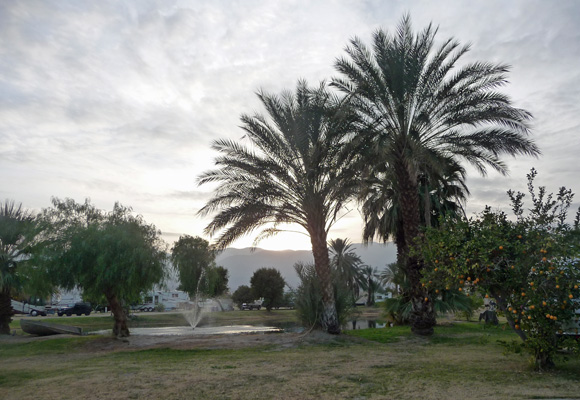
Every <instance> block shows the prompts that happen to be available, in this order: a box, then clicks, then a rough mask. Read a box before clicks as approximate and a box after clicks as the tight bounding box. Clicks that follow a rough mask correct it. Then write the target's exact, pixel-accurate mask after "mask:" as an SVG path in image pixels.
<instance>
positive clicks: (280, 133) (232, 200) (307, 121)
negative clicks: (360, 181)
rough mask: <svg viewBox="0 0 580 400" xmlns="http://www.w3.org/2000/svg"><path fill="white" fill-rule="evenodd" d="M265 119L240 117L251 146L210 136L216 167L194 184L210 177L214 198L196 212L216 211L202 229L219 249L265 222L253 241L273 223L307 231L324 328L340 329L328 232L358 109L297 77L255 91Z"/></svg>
mask: <svg viewBox="0 0 580 400" xmlns="http://www.w3.org/2000/svg"><path fill="white" fill-rule="evenodd" d="M258 97H259V98H260V100H261V101H262V103H263V105H264V107H265V108H266V111H267V112H268V116H269V119H267V118H265V117H263V116H262V115H253V116H247V115H243V116H242V118H241V119H242V123H243V125H242V128H243V129H244V131H245V133H246V137H247V138H248V139H249V141H250V143H251V145H252V146H253V147H252V149H250V148H247V147H244V146H243V145H240V144H238V143H236V142H234V141H230V140H217V141H215V142H214V143H213V148H214V149H215V150H217V151H218V152H219V153H220V156H219V157H218V158H217V159H216V161H215V163H216V165H217V166H218V167H219V168H218V169H215V170H212V171H209V172H205V173H204V174H202V175H201V177H200V178H199V183H200V184H205V183H210V182H215V183H218V184H219V186H218V188H217V189H216V191H215V193H214V197H213V198H212V199H210V200H209V201H208V203H207V204H206V205H205V206H204V207H203V208H202V209H201V210H200V211H199V214H200V215H207V214H208V213H213V212H214V211H217V215H215V216H214V217H213V220H212V221H211V222H210V223H209V225H208V226H207V227H206V229H205V232H206V234H208V235H210V236H213V235H216V233H218V232H219V236H218V237H217V242H216V246H217V247H218V248H225V247H226V246H228V245H229V244H230V243H232V242H233V241H234V240H236V239H237V238H239V237H241V236H242V235H245V234H248V233H250V232H252V231H253V230H254V229H257V228H260V227H263V228H264V229H263V230H262V231H261V232H260V233H259V234H258V236H257V237H256V238H255V242H254V243H255V244H256V243H258V242H259V240H261V239H262V238H264V237H268V236H271V235H274V234H276V233H278V232H280V224H283V223H291V224H297V225H299V226H301V227H302V228H303V229H305V230H306V232H307V233H308V235H309V236H310V241H311V244H312V252H313V255H314V263H315V269H316V273H317V275H318V278H319V279H320V282H321V287H322V296H323V303H324V313H323V315H322V316H321V318H322V321H321V322H322V323H321V325H322V326H323V328H324V329H326V330H327V331H328V332H329V333H339V332H340V325H339V322H338V320H337V314H336V307H335V302H334V295H333V287H332V279H331V269H330V260H329V254H328V246H327V243H326V241H327V235H328V231H329V229H330V227H331V226H332V224H333V223H334V222H335V221H336V220H337V218H338V217H339V213H340V211H341V209H342V208H343V206H344V205H345V203H346V202H348V201H349V199H351V198H352V196H353V194H354V192H355V189H356V181H355V179H354V177H353V173H352V169H351V168H350V167H351V163H352V160H350V159H349V158H348V153H345V151H344V149H345V146H343V144H344V143H345V142H346V141H347V140H348V139H349V136H350V135H352V133H353V132H354V129H355V128H356V122H357V115H356V113H354V112H353V111H352V109H351V108H350V107H346V103H345V102H344V101H343V100H341V99H339V98H337V97H336V96H335V95H333V94H331V93H330V92H329V91H328V90H327V88H326V85H325V84H324V83H322V84H321V85H320V86H319V87H318V88H313V89H310V88H308V87H307V84H306V82H304V81H299V82H298V84H297V87H296V92H295V93H291V92H284V93H282V95H281V96H276V95H269V94H266V93H264V92H260V93H258Z"/></svg>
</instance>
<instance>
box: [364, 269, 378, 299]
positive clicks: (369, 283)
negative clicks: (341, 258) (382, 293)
mask: <svg viewBox="0 0 580 400" xmlns="http://www.w3.org/2000/svg"><path fill="white" fill-rule="evenodd" d="M361 274H362V277H363V280H362V288H363V289H364V290H366V292H367V303H366V305H367V306H374V305H375V294H376V293H377V292H378V291H379V290H381V285H380V282H379V280H378V276H379V273H378V272H377V269H376V268H373V267H371V266H370V265H364V266H362V267H361Z"/></svg>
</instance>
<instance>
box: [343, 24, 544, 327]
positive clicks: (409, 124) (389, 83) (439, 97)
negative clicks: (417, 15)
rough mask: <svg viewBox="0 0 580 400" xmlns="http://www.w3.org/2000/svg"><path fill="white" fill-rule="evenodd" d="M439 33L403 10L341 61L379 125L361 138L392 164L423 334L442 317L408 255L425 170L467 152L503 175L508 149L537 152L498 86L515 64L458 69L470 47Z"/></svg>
mask: <svg viewBox="0 0 580 400" xmlns="http://www.w3.org/2000/svg"><path fill="white" fill-rule="evenodd" d="M436 32H437V29H435V28H433V27H432V26H431V25H429V26H428V27H427V28H426V29H424V30H423V31H422V32H420V33H418V34H416V35H415V34H414V33H413V31H412V27H411V21H410V17H409V16H404V17H403V19H402V21H401V23H400V25H399V27H398V29H397V32H396V33H395V34H394V35H389V34H388V33H387V32H385V31H383V30H377V31H376V32H375V33H374V34H373V47H372V49H369V48H367V47H366V46H365V44H364V43H363V42H362V41H361V40H360V39H358V38H354V39H352V40H351V43H350V46H348V47H347V48H346V52H347V55H348V57H342V58H340V59H338V60H337V61H336V63H335V66H336V68H337V70H338V71H339V72H340V73H341V74H342V75H343V77H341V78H337V79H334V80H333V83H332V84H333V85H334V86H335V87H337V88H339V89H340V90H341V91H343V92H344V93H346V94H347V95H348V96H349V97H350V99H351V100H352V103H353V105H354V106H355V107H356V108H357V109H358V110H359V112H360V114H361V116H362V117H364V118H365V120H366V123H367V125H368V128H369V131H370V130H372V133H366V134H364V135H361V138H360V139H359V140H358V143H359V146H360V147H359V151H360V152H363V151H364V152H365V154H366V160H367V161H366V162H367V164H368V165H371V164H372V165H373V167H374V168H377V169H379V170H386V169H390V170H392V174H393V177H394V182H395V185H393V186H394V191H395V192H394V198H395V199H396V202H397V204H398V205H399V208H400V210H399V213H400V218H401V222H402V226H401V231H402V236H403V242H401V246H402V248H401V249H399V251H400V253H401V255H402V256H403V258H404V259H405V270H406V273H407V275H408V276H409V280H410V283H411V288H412V294H411V297H412V316H411V323H412V330H413V332H415V333H416V334H420V335H430V334H432V333H433V326H434V325H435V322H436V321H435V312H434V310H433V305H432V302H429V301H424V298H425V294H426V292H425V290H424V288H422V287H421V284H420V278H421V269H422V268H423V264H422V261H421V260H419V259H417V258H416V257H412V256H409V246H410V245H411V244H412V243H413V240H414V238H415V237H417V235H418V234H419V229H420V221H421V213H420V197H419V186H420V181H419V179H420V176H421V174H423V173H425V172H426V171H432V170H434V171H437V170H439V171H442V170H443V167H444V166H445V165H446V163H447V162H448V161H449V160H454V161H455V162H456V163H458V162H459V160H461V159H463V160H466V161H467V162H469V163H470V164H472V165H473V166H475V167H476V169H478V170H479V172H480V173H482V174H485V173H486V171H487V167H491V168H493V169H495V170H496V171H499V172H500V173H502V174H505V173H506V171H507V169H506V166H505V164H504V163H503V162H502V161H501V159H500V155H502V154H508V155H519V154H524V155H538V154H539V150H538V148H537V146H536V145H535V144H534V143H533V141H532V140H530V139H528V138H527V137H526V136H527V135H528V134H529V126H528V121H529V120H530V118H531V115H530V114H529V113H528V112H526V111H525V110H522V109H518V108H515V107H513V106H512V104H511V100H510V99H509V98H508V97H507V96H505V95H504V94H501V93H500V92H498V91H496V89H497V88H498V87H500V86H502V85H504V84H505V83H506V75H507V73H508V71H509V67H508V66H507V65H504V64H492V63H483V62H474V63H470V64H467V65H464V66H458V65H456V64H457V61H458V60H459V59H460V58H461V57H462V56H463V55H464V54H465V53H466V52H468V51H469V46H460V44H459V42H457V41H456V40H454V39H453V38H450V39H448V40H446V41H444V42H443V43H442V44H441V45H440V46H439V47H437V48H436V47H435V45H434V39H435V35H436ZM362 136H364V137H362ZM397 244H399V243H398V242H397Z"/></svg>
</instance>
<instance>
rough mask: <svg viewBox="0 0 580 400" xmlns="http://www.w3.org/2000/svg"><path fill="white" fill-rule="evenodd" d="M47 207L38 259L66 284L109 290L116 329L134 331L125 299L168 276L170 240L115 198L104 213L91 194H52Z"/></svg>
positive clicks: (96, 292) (93, 293) (90, 292)
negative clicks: (82, 197) (76, 197)
mask: <svg viewBox="0 0 580 400" xmlns="http://www.w3.org/2000/svg"><path fill="white" fill-rule="evenodd" d="M52 203H53V207H51V208H49V209H46V210H43V213H42V214H41V215H40V217H39V218H40V221H41V222H40V223H41V224H42V226H41V228H42V236H41V239H42V240H41V242H40V244H39V246H38V250H37V254H36V255H35V257H34V262H35V263H37V264H38V265H42V266H43V267H44V268H46V269H47V270H49V271H50V275H51V277H52V278H53V279H54V283H55V284H57V285H59V286H61V287H62V288H64V289H67V290H70V289H73V288H80V289H81V290H82V292H83V293H84V294H85V295H87V296H89V297H91V298H97V297H99V296H103V295H104V296H105V297H106V299H107V301H108V303H109V305H110V306H111V311H112V312H113V316H114V319H115V323H114V327H113V334H114V335H115V336H117V337H126V336H129V328H128V327H127V315H126V313H125V310H124V305H128V304H130V303H131V302H136V301H138V299H139V298H140V297H141V295H142V294H143V293H144V292H146V291H148V290H151V289H152V288H153V286H154V285H155V284H158V283H160V282H161V281H162V280H163V278H164V265H165V262H166V259H167V256H166V253H165V244H164V243H163V241H162V240H161V238H160V232H159V231H157V229H155V226H154V225H149V224H147V223H146V222H145V221H144V220H143V218H142V217H141V216H134V215H132V213H131V211H132V210H131V209H130V208H127V207H123V206H121V205H120V204H118V203H116V204H115V206H114V208H113V211H111V212H108V213H105V212H103V211H101V210H98V209H97V208H95V206H94V205H92V204H91V203H90V202H89V201H88V200H86V201H85V202H84V203H82V204H79V203H76V202H75V201H74V200H72V199H65V200H59V199H53V200H52Z"/></svg>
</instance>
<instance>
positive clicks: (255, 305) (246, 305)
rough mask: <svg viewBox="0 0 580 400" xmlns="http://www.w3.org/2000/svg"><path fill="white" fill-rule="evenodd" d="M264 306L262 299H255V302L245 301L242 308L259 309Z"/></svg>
mask: <svg viewBox="0 0 580 400" xmlns="http://www.w3.org/2000/svg"><path fill="white" fill-rule="evenodd" d="M261 308H262V302H261V301H254V302H253V303H243V304H242V310H250V311H251V310H259V309H261Z"/></svg>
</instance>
